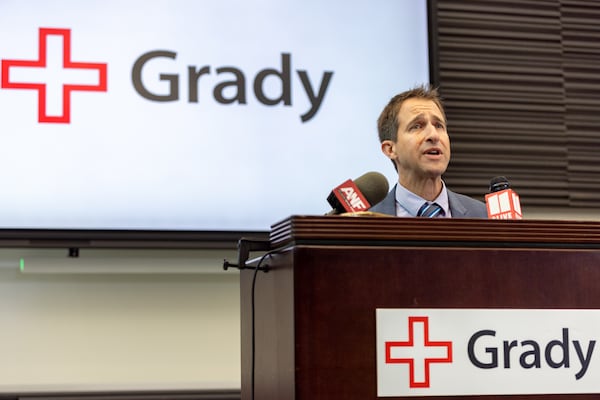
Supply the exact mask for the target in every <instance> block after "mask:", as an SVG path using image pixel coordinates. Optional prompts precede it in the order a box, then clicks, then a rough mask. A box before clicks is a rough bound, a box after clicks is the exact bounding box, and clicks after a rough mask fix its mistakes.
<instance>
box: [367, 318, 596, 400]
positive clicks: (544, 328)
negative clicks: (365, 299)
mask: <svg viewBox="0 0 600 400" xmlns="http://www.w3.org/2000/svg"><path fill="white" fill-rule="evenodd" d="M376 324H377V344H376V345H377V393H378V396H380V397H385V396H448V395H450V396H452V395H489V394H495V395H513V394H547V393H599V392H600V379H598V377H599V376H600V367H599V364H600V361H597V360H595V356H596V354H595V352H594V350H595V348H596V337H595V335H596V334H597V333H598V327H599V326H600V311H599V310H515V309H424V310H423V309H421V310H417V309H378V310H377V311H376Z"/></svg>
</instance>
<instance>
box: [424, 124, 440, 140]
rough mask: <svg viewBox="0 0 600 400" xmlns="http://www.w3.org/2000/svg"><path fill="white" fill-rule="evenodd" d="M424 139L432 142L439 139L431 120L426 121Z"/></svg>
mask: <svg viewBox="0 0 600 400" xmlns="http://www.w3.org/2000/svg"><path fill="white" fill-rule="evenodd" d="M425 135H427V136H426V139H427V140H428V141H432V142H438V141H439V140H440V133H439V132H438V130H437V129H436V127H435V125H433V124H432V123H431V122H428V123H427V127H426V129H425Z"/></svg>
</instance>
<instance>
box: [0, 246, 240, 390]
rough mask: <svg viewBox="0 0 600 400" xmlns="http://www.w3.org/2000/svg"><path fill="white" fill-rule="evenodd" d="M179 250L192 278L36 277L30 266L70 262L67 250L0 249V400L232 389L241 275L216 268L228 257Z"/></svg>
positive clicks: (236, 377)
mask: <svg viewBox="0 0 600 400" xmlns="http://www.w3.org/2000/svg"><path fill="white" fill-rule="evenodd" d="M96 253H97V254H94V257H96V258H100V259H101V257H102V255H105V256H106V257H107V258H108V259H110V260H111V262H112V263H113V264H114V263H118V262H119V261H118V260H119V257H121V256H123V254H124V251H111V250H98V251H96ZM141 253H143V252H141ZM141 253H140V252H135V251H134V252H133V255H134V256H136V257H137V256H140V254H141ZM146 253H148V252H146ZM149 253H150V254H149V256H150V257H153V258H156V257H157V252H153V251H149ZM180 253H182V254H181V255H180V256H177V255H175V254H174V253H170V254H168V258H170V259H171V260H172V261H171V264H178V263H179V261H180V259H181V258H183V259H185V260H188V259H192V258H193V257H192V256H195V259H196V260H197V263H196V265H195V267H196V273H138V272H129V273H117V272H116V271H115V272H112V273H108V274H99V273H71V272H67V273H64V272H61V271H60V270H57V269H56V268H54V270H53V272H52V273H43V272H42V271H43V270H39V271H35V269H34V270H31V269H29V268H28V266H31V265H32V262H30V261H31V260H33V259H35V258H36V257H38V258H39V259H46V260H47V261H48V264H49V265H51V266H53V267H56V266H57V265H60V260H64V264H66V265H69V264H70V263H71V262H72V260H69V259H67V258H66V250H28V249H0V265H1V266H2V268H0V321H2V329H0V360H2V362H0V377H1V378H0V393H1V392H4V393H6V392H21V393H23V392H35V391H48V390H60V391H65V390H66V391H69V390H146V389H209V388H224V389H235V388H239V385H240V334H239V331H240V323H239V301H240V299H239V274H238V273H237V272H236V271H232V270H229V271H227V272H225V271H223V270H222V268H221V265H222V262H223V258H228V259H232V260H235V252H233V251H218V250H211V251H208V250H207V251H202V252H185V251H183V252H180ZM23 256H25V259H26V268H25V272H21V271H20V270H19V268H18V259H19V258H20V257H23ZM94 257H92V258H94ZM81 258H82V259H83V258H87V255H86V253H85V251H82V255H81ZM27 260H30V261H27ZM57 260H58V261H57ZM125 261H126V262H130V263H132V264H135V262H133V261H132V259H130V260H125ZM165 266H168V265H167V263H165ZM81 269H85V267H84V268H81Z"/></svg>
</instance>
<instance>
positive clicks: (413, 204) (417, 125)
mask: <svg viewBox="0 0 600 400" xmlns="http://www.w3.org/2000/svg"><path fill="white" fill-rule="evenodd" d="M377 129H378V132H379V141H380V142H381V151H382V152H383V154H385V155H386V156H387V157H388V158H389V159H390V160H391V161H392V163H393V164H394V168H396V171H397V172H398V183H397V184H396V185H395V186H394V187H393V188H392V190H391V191H390V192H389V193H388V195H387V196H386V198H385V199H383V200H382V201H381V202H380V203H378V204H376V205H375V206H373V207H371V209H370V211H373V212H379V213H383V214H389V215H396V216H399V217H416V216H419V217H438V218H442V217H445V218H487V209H486V207H485V204H484V203H482V202H481V201H478V200H475V199H472V198H470V197H467V196H464V195H462V194H458V193H454V192H452V191H450V190H449V189H447V188H446V185H445V184H444V181H443V180H442V174H443V173H444V172H446V168H447V167H448V163H449V162H450V138H449V137H448V132H447V131H446V114H445V112H444V107H443V105H442V102H441V99H440V97H439V94H438V92H437V90H436V89H434V88H431V87H429V86H419V87H416V88H414V89H411V90H408V91H406V92H403V93H400V94H398V95H396V96H394V97H393V98H392V99H391V100H390V102H389V103H388V104H387V105H386V106H385V108H384V109H383V111H382V113H381V115H380V116H379V119H378V120H377Z"/></svg>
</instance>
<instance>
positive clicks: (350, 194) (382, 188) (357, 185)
mask: <svg viewBox="0 0 600 400" xmlns="http://www.w3.org/2000/svg"><path fill="white" fill-rule="evenodd" d="M388 189H389V184H388V181H387V178H386V177H385V176H383V175H382V174H380V173H379V172H367V173H366V174H363V175H361V176H359V177H358V178H356V179H355V180H354V181H353V180H351V179H348V180H347V181H345V182H343V183H342V184H340V185H338V186H337V187H335V188H334V189H333V190H332V191H331V193H330V194H329V196H327V202H328V203H329V205H331V207H332V208H333V209H332V210H331V211H330V212H328V213H327V215H331V214H343V213H355V212H361V211H367V210H368V209H369V208H370V207H371V205H375V204H377V203H379V202H380V201H381V200H383V199H384V198H385V196H386V195H387V192H388Z"/></svg>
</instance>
